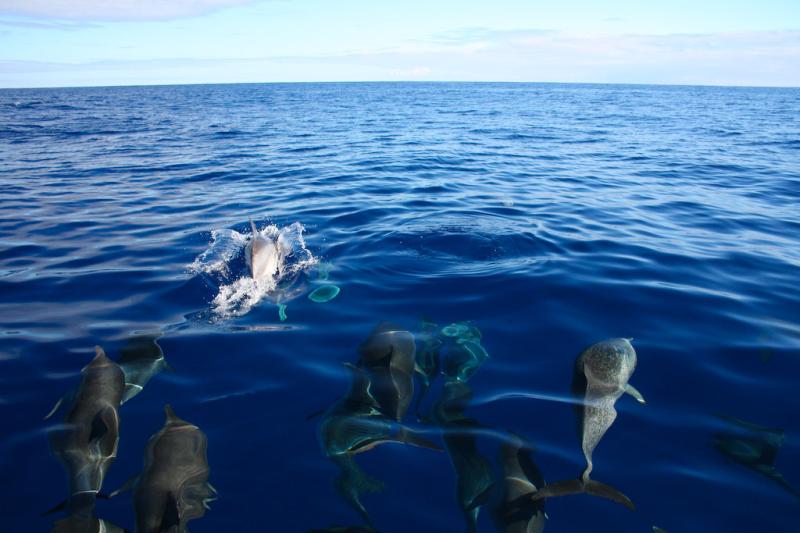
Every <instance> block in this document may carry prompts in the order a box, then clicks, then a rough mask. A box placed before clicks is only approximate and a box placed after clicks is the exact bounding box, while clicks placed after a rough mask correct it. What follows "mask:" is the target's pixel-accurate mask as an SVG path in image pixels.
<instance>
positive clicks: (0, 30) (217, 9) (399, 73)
mask: <svg viewBox="0 0 800 533" xmlns="http://www.w3.org/2000/svg"><path fill="white" fill-rule="evenodd" d="M361 80H468V81H545V82H547V81H552V82H600V83H668V84H676V83H677V84H708V85H767V86H795V87H797V86H800V0H763V1H761V2H755V1H750V2H745V1H736V0H727V1H721V0H706V1H702V2H698V1H696V0H695V1H684V0H675V1H670V2H661V3H659V4H655V3H652V2H646V1H632V0H610V1H606V2H598V1H590V0H583V1H581V0H563V1H560V2H553V1H552V0H549V1H544V0H543V1H538V0H537V1H534V0H528V1H523V0H493V1H488V0H486V1H480V2H478V1H469V0H462V1H455V0H439V1H436V0H428V1H417V0H405V1H395V2H388V1H381V0H340V1H338V2H332V1H329V0H327V1H326V0H114V1H108V0H0V87H39V86H80V85H130V84H153V83H226V82H270V81H361Z"/></svg>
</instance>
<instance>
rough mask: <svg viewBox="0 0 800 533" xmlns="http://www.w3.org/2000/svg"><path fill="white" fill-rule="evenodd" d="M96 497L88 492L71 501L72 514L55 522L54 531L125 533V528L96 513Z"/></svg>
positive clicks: (65, 532) (62, 532) (59, 532)
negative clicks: (101, 517) (97, 515)
mask: <svg viewBox="0 0 800 533" xmlns="http://www.w3.org/2000/svg"><path fill="white" fill-rule="evenodd" d="M94 508H95V497H94V495H93V494H92V495H90V494H87V493H84V494H81V495H78V496H76V497H75V498H73V499H72V501H70V514H69V516H67V517H65V518H61V519H59V520H57V521H56V522H55V523H54V524H53V529H52V530H51V532H52V533H123V532H124V531H125V530H124V529H123V528H121V527H119V526H117V525H115V524H112V523H111V522H108V521H107V520H103V519H100V518H97V517H96V516H95V515H94Z"/></svg>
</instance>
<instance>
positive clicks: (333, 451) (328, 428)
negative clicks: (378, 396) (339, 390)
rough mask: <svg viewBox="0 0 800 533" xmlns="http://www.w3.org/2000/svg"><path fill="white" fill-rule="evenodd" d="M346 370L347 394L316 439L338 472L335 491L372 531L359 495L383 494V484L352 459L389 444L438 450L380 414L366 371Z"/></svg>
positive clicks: (333, 408)
mask: <svg viewBox="0 0 800 533" xmlns="http://www.w3.org/2000/svg"><path fill="white" fill-rule="evenodd" d="M345 367H346V368H347V369H348V370H349V371H350V373H351V384H350V390H349V391H348V393H347V395H346V396H344V397H343V398H341V399H340V400H338V401H337V402H336V403H334V404H333V405H332V406H331V408H330V409H328V411H327V412H326V413H325V415H324V416H323V418H322V421H321V422H320V427H319V432H318V437H319V441H320V444H321V447H322V450H323V452H324V453H325V455H326V456H327V457H328V458H330V459H331V460H332V461H333V462H334V463H336V465H337V466H338V467H339V469H340V471H341V472H340V474H339V475H338V476H337V477H336V479H335V480H334V487H335V489H336V491H337V492H338V493H339V495H340V496H341V497H342V498H343V499H344V500H345V501H346V502H347V503H348V504H349V505H350V506H351V507H353V509H355V510H356V512H358V513H359V515H360V516H361V517H362V518H363V519H364V521H365V522H366V523H367V524H368V525H369V526H370V527H372V520H371V518H370V516H369V514H368V513H367V510H366V508H365V507H364V505H363V504H362V503H361V499H360V495H361V493H364V492H378V491H380V490H382V489H383V483H382V482H381V481H379V480H377V479H375V478H373V477H371V476H369V475H368V474H366V473H365V472H364V471H363V470H361V468H360V467H359V466H358V465H357V464H356V462H355V460H354V457H353V456H354V455H356V454H359V453H363V452H366V451H368V450H371V449H373V448H375V447H376V446H378V445H381V444H385V443H391V442H397V443H402V444H411V445H414V446H419V447H422V448H429V449H434V450H441V447H439V446H438V445H437V444H435V443H433V442H430V441H428V440H427V439H424V438H423V437H421V436H419V435H418V434H417V433H416V432H414V431H412V430H410V429H408V428H406V427H405V426H402V425H401V424H399V423H398V422H397V421H395V420H393V419H391V418H389V417H387V416H386V415H385V414H383V413H382V412H381V411H380V410H379V405H378V402H377V401H376V400H375V399H374V398H373V397H372V395H371V388H372V384H371V381H370V376H369V374H368V373H367V371H366V370H365V369H363V368H360V367H357V366H355V365H352V364H349V363H345Z"/></svg>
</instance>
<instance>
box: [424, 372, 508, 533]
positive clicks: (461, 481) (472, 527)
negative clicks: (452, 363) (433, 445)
mask: <svg viewBox="0 0 800 533" xmlns="http://www.w3.org/2000/svg"><path fill="white" fill-rule="evenodd" d="M471 398H472V391H471V389H470V387H469V385H467V384H466V383H464V382H462V381H458V380H452V381H448V382H447V383H445V385H444V389H443V390H442V396H441V397H440V398H439V401H438V402H437V403H436V405H435V406H434V419H435V420H436V422H437V423H438V424H439V425H440V426H441V427H442V429H443V430H444V434H443V437H444V442H445V446H446V447H447V454H448V455H449V456H450V460H451V461H452V463H453V469H454V470H455V473H456V478H457V480H456V497H457V499H458V504H459V506H460V507H461V510H462V511H463V513H464V518H465V519H466V521H467V531H469V532H475V531H477V527H478V525H477V521H478V513H479V512H480V508H481V505H483V504H484V503H486V502H487V500H488V498H489V495H490V493H491V490H492V487H493V486H494V481H493V479H492V467H491V465H490V463H489V461H488V460H487V459H486V458H485V457H484V456H483V455H481V453H480V451H479V450H478V447H477V445H476V442H475V435H474V433H475V431H476V430H479V429H480V428H481V425H480V424H479V423H478V422H477V421H475V420H474V419H472V418H469V417H467V416H466V415H465V414H464V411H465V409H466V407H467V404H468V403H469V400H470V399H471Z"/></svg>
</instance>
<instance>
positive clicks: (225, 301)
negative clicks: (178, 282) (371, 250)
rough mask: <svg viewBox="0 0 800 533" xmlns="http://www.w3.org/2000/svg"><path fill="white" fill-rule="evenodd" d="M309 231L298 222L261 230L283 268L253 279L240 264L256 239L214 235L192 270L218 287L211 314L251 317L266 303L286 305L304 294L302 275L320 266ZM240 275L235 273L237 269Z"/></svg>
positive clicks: (236, 234) (219, 232) (225, 232)
mask: <svg viewBox="0 0 800 533" xmlns="http://www.w3.org/2000/svg"><path fill="white" fill-rule="evenodd" d="M304 231H305V228H304V227H303V225H302V224H300V223H299V222H295V223H293V224H290V225H288V226H285V227H283V228H279V227H278V226H276V225H274V224H270V225H267V226H266V227H264V228H262V229H261V230H258V238H263V239H268V240H270V241H272V242H274V243H275V246H276V248H277V249H279V250H281V254H279V257H278V259H279V261H280V264H279V265H278V268H276V269H275V270H274V271H275V274H274V275H269V276H262V277H259V278H258V279H253V278H252V277H251V276H250V272H249V268H248V267H247V266H246V265H245V262H244V261H237V260H238V259H240V258H241V256H242V255H243V254H246V253H247V252H248V251H249V248H248V246H249V244H250V243H251V242H252V240H253V238H254V235H243V234H241V233H239V232H237V231H234V230H227V229H226V230H216V231H214V232H212V234H211V243H210V244H209V247H208V249H207V250H205V251H204V252H203V253H202V254H200V255H199V256H198V257H197V258H196V259H195V260H194V263H192V265H191V266H190V267H189V268H190V270H191V271H193V272H195V273H199V274H204V275H206V276H207V277H208V278H210V279H211V281H212V283H213V284H214V285H216V286H217V287H218V293H217V295H216V296H215V297H214V299H213V300H212V302H211V310H212V312H213V313H214V315H216V316H217V317H218V318H230V317H233V316H242V315H245V314H247V313H248V312H249V311H250V310H251V309H252V308H253V307H254V306H255V305H257V304H258V303H259V302H261V301H262V300H263V299H265V298H266V299H268V300H270V301H272V302H274V303H285V302H286V301H288V300H289V299H291V298H292V297H294V296H296V295H297V294H298V293H300V292H302V290H298V287H297V284H298V283H299V282H300V279H299V278H301V275H302V274H304V273H305V272H307V271H308V269H309V268H311V267H312V266H314V265H315V264H317V258H315V257H314V255H313V254H312V253H311V252H310V251H309V250H308V248H307V247H306V242H305V239H304V238H303V232H304ZM237 264H238V266H239V268H237V269H236V272H235V273H233V272H231V269H232V266H235V265H237Z"/></svg>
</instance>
